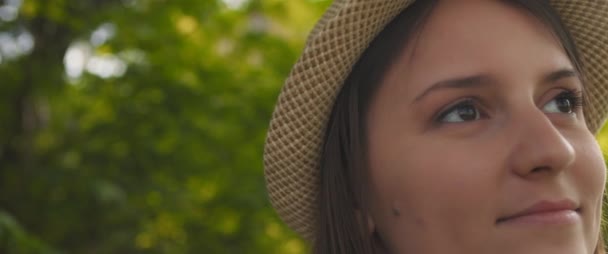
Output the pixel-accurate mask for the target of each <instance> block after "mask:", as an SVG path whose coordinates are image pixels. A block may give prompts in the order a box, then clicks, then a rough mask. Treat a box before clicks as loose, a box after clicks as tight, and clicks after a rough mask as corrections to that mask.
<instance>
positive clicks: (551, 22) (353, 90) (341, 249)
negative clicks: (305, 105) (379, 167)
mask: <svg viewBox="0 0 608 254" xmlns="http://www.w3.org/2000/svg"><path fill="white" fill-rule="evenodd" d="M437 2H438V0H425V1H415V2H414V3H413V4H411V5H410V6H409V7H407V8H406V9H405V10H404V11H403V12H402V13H400V14H399V15H398V16H397V17H396V18H395V19H393V20H392V21H391V23H389V24H388V25H387V26H386V27H385V28H384V30H383V31H382V32H380V34H379V35H378V36H376V38H375V39H374V40H373V41H372V42H371V44H370V45H369V47H368V48H367V49H366V51H365V52H364V53H363V55H362V56H361V57H360V58H359V61H358V62H357V63H356V64H355V66H353V68H352V71H351V73H350V75H349V76H348V77H347V79H346V81H345V83H344V85H343V87H342V89H341V90H340V92H339V94H338V96H337V98H336V101H335V103H334V105H333V109H332V112H331V115H330V118H329V122H328V125H327V130H326V133H325V140H324V144H323V148H322V149H323V150H322V153H321V167H320V172H319V176H320V177H319V179H320V180H319V181H320V182H319V194H318V197H317V205H318V207H319V209H318V211H317V214H316V221H315V235H314V237H315V239H314V243H313V253H315V254H342V253H345V254H346V253H347V254H373V253H378V252H379V249H380V248H382V246H383V244H382V243H381V239H380V238H379V236H378V235H377V234H376V233H372V234H371V235H370V233H369V229H368V225H367V221H365V220H364V218H367V210H368V209H367V207H368V206H367V204H366V200H367V196H366V195H367V192H366V191H367V190H368V188H367V185H368V183H367V181H366V179H368V177H367V174H368V170H367V167H366V165H367V151H366V149H367V145H366V143H365V140H366V136H367V131H366V128H365V119H366V115H367V110H368V108H369V104H370V101H371V99H372V98H373V96H374V92H375V90H376V89H377V88H378V86H379V85H378V84H380V83H381V82H382V79H383V77H384V75H385V72H386V71H387V70H388V69H389V68H390V66H391V65H392V63H393V62H394V61H395V59H396V57H397V56H399V53H400V51H402V50H403V49H404V48H405V46H406V45H407V44H408V43H412V42H414V43H415V36H416V33H417V32H418V31H419V30H421V27H422V26H423V25H424V23H425V20H426V19H428V17H429V15H430V14H431V12H432V10H433V8H434V6H435V5H436V4H437ZM503 2H505V3H508V4H511V5H513V6H516V7H518V8H520V9H522V10H524V11H527V12H528V13H530V14H532V15H534V16H535V17H536V18H538V19H539V20H540V21H541V22H543V23H544V24H545V25H546V26H547V27H548V28H550V29H551V30H552V32H553V34H554V36H555V37H556V38H557V39H558V40H559V42H560V43H561V45H562V46H563V48H564V51H565V52H566V54H567V55H568V57H569V59H570V61H571V62H572V64H573V65H574V66H575V68H576V69H577V70H578V71H579V73H581V74H583V75H582V77H583V82H584V73H585V72H584V66H583V65H582V61H581V58H580V55H579V53H578V50H577V48H576V45H575V43H574V41H573V39H572V36H571V35H570V33H569V32H568V30H567V29H566V27H565V26H564V24H563V23H562V21H561V19H560V17H559V15H558V14H557V12H556V11H555V10H554V9H553V8H552V6H551V5H550V3H549V1H547V0H537V1H528V0H503ZM604 253H605V251H604V242H603V239H602V236H601V234H600V239H599V240H598V244H597V247H596V251H595V254H604Z"/></svg>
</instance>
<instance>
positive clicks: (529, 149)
mask: <svg viewBox="0 0 608 254" xmlns="http://www.w3.org/2000/svg"><path fill="white" fill-rule="evenodd" d="M519 119H520V120H519V121H516V122H517V123H514V124H512V125H511V127H512V128H511V129H512V131H513V133H511V134H512V135H513V136H512V137H513V142H514V146H512V147H513V149H512V150H511V151H510V156H509V159H508V161H509V164H510V168H511V170H512V172H514V173H515V174H516V175H519V176H521V177H524V178H538V177H540V176H546V175H555V174H559V173H560V172H562V171H563V170H564V169H567V168H568V167H570V165H571V164H572V163H573V162H574V159H575V157H576V154H575V150H574V147H573V146H572V144H571V143H570V142H569V141H568V140H567V139H566V138H565V137H564V135H562V133H561V132H560V130H559V129H558V128H557V127H556V126H555V125H554V124H553V123H552V122H551V120H550V119H549V118H548V117H547V115H545V113H543V112H542V111H540V110H538V111H534V112H532V113H530V112H529V113H528V114H526V115H523V114H522V117H520V118H519Z"/></svg>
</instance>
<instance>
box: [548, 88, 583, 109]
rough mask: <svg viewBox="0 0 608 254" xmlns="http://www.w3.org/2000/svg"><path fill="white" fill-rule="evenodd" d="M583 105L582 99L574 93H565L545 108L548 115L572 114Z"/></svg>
mask: <svg viewBox="0 0 608 254" xmlns="http://www.w3.org/2000/svg"><path fill="white" fill-rule="evenodd" d="M581 105H582V98H581V96H580V95H577V93H575V92H573V91H565V92H563V93H561V94H559V95H558V96H557V97H555V98H554V99H553V100H551V101H550V102H548V103H547V104H545V105H544V106H543V111H545V112H546V113H562V114H572V113H574V112H575V111H576V108H577V107H580V106H581Z"/></svg>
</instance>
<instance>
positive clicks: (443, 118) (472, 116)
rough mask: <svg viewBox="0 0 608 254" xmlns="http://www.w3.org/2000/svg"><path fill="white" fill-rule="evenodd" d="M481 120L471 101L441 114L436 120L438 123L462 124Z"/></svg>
mask: <svg viewBox="0 0 608 254" xmlns="http://www.w3.org/2000/svg"><path fill="white" fill-rule="evenodd" d="M480 118H481V113H480V112H479V110H478V109H477V107H475V105H474V104H473V102H472V101H470V100H467V101H463V102H460V103H458V104H456V105H454V106H452V107H450V108H448V109H447V110H446V111H444V112H443V113H441V114H440V115H439V117H438V118H437V122H440V123H462V122H469V121H476V120H479V119H480Z"/></svg>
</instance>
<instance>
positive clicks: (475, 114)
mask: <svg viewBox="0 0 608 254" xmlns="http://www.w3.org/2000/svg"><path fill="white" fill-rule="evenodd" d="M584 101H585V100H584V98H583V92H582V91H581V90H577V89H564V90H563V91H562V92H561V93H559V94H558V95H556V96H554V97H553V98H552V99H551V100H550V101H549V102H547V103H545V104H544V105H542V106H541V109H542V110H543V111H544V112H545V113H548V114H575V113H576V112H579V109H580V108H581V107H583V105H584ZM481 105H482V104H481V101H480V99H479V98H477V97H467V98H463V99H461V100H459V101H457V102H455V103H453V104H451V105H449V106H447V107H446V108H445V109H443V110H441V111H440V112H439V113H437V114H435V117H434V118H433V119H434V120H433V123H435V124H447V123H464V122H471V121H476V120H480V119H483V118H486V117H488V115H487V114H486V112H484V111H483V108H482V107H481Z"/></svg>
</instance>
